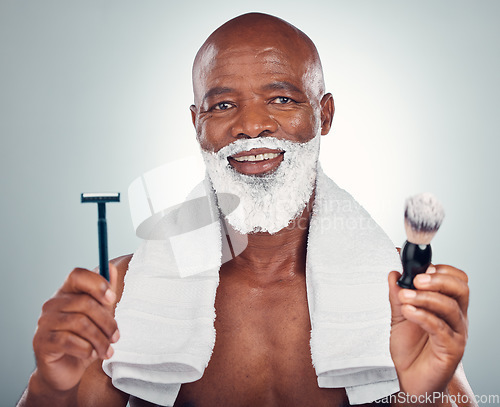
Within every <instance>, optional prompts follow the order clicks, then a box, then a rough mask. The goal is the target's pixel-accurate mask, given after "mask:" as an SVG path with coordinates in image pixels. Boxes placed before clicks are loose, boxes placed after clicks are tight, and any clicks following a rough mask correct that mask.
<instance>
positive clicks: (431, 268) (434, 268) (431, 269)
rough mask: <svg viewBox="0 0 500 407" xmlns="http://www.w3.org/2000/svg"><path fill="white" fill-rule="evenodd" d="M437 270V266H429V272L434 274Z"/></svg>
mask: <svg viewBox="0 0 500 407" xmlns="http://www.w3.org/2000/svg"><path fill="white" fill-rule="evenodd" d="M435 272H436V267H434V266H429V267H427V274H433V273H435Z"/></svg>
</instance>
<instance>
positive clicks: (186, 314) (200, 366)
mask: <svg viewBox="0 0 500 407" xmlns="http://www.w3.org/2000/svg"><path fill="white" fill-rule="evenodd" d="M205 194H206V195H205ZM193 197H194V198H196V199H194V202H196V204H194V205H193V204H189V205H185V206H181V207H180V208H178V210H176V211H174V212H173V213H170V214H169V215H167V216H164V218H163V219H162V220H161V221H160V222H158V224H157V226H156V227H155V228H153V231H152V233H151V234H150V239H149V240H145V241H144V242H143V244H142V245H141V247H140V248H139V249H138V251H137V252H136V253H135V254H134V256H133V258H132V260H131V262H130V265H129V270H128V272H127V275H126V278H125V289H124V292H123V296H122V299H121V301H120V303H119V304H118V306H117V309H116V319H117V322H118V325H119V328H120V332H121V339H120V341H119V342H118V343H116V344H115V346H114V347H115V353H114V355H113V357H112V358H111V359H110V360H108V361H105V362H104V363H103V369H104V371H105V372H106V373H107V374H108V375H109V376H110V377H111V378H112V381H113V384H114V386H115V387H117V388H119V389H121V390H123V391H124V392H126V393H129V394H132V395H134V396H137V397H139V398H141V399H144V400H147V401H150V402H153V403H156V404H158V405H162V406H171V405H173V403H174V402H175V399H176V397H177V394H178V391H179V389H180V386H181V384H182V383H187V382H192V381H195V380H198V379H199V378H201V377H202V375H203V372H204V369H205V368H206V366H207V365H208V362H209V360H210V357H211V354H212V350H213V346H214V343H215V328H214V320H215V309H214V301H215V294H216V290H217V285H218V270H219V268H220V265H221V264H222V262H224V261H227V260H228V259H229V258H231V254H230V251H229V249H228V244H227V240H226V239H225V233H223V234H221V222H220V221H219V220H218V216H217V209H216V207H215V201H214V197H213V193H212V191H211V189H210V186H209V183H208V181H206V180H205V181H204V182H203V183H201V184H199V185H198V186H197V187H196V188H195V189H194V191H193V193H192V194H191V196H190V197H188V198H191V199H192V200H191V201H190V202H191V203H192V202H193ZM207 214H209V215H207ZM207 219H209V220H210V221H207ZM186 222H187V223H188V224H189V226H186ZM200 226H201V227H200ZM197 227H198V229H196V228H197ZM225 232H226V230H225ZM186 235H187V236H186ZM243 248H244V247H243ZM400 268H401V263H400V261H399V256H398V254H397V252H396V249H395V248H394V245H393V244H392V242H391V241H390V239H389V238H388V237H387V235H386V234H385V233H384V232H383V231H382V229H381V228H380V227H379V226H378V225H377V224H376V223H375V221H374V220H373V219H372V218H371V217H370V215H369V214H368V213H367V212H366V211H365V210H364V209H363V208H362V207H361V206H360V205H359V204H358V203H357V202H356V201H355V200H354V199H353V198H352V197H351V196H350V195H349V194H348V193H347V192H345V191H344V190H342V189H340V188H339V187H337V185H336V184H335V183H334V182H333V181H332V180H330V179H329V178H328V177H327V176H326V175H325V174H324V173H323V172H322V171H321V168H319V170H318V179H317V184H316V198H315V203H314V208H313V215H312V219H311V225H310V231H309V237H308V248H307V264H306V276H307V297H308V303H309V312H310V316H311V326H312V332H311V352H312V360H313V364H314V367H315V369H316V373H317V375H318V385H319V386H320V387H339V388H346V392H347V395H348V397H349V402H350V403H351V404H363V403H368V402H371V401H374V400H376V399H379V398H382V397H384V396H387V395H389V394H391V393H394V392H396V391H398V390H399V387H398V381H397V377H396V373H395V369H394V367H393V363H392V359H391V356H390V353H389V333H390V306H389V301H388V287H387V274H388V272H389V271H390V270H394V269H395V270H400Z"/></svg>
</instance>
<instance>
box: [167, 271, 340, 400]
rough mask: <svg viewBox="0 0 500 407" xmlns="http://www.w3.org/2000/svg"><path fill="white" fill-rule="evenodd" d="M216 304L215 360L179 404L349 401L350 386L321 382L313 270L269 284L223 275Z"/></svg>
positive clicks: (183, 392)
mask: <svg viewBox="0 0 500 407" xmlns="http://www.w3.org/2000/svg"><path fill="white" fill-rule="evenodd" d="M215 308H216V314H217V317H216V321H215V328H216V342H215V347H214V351H213V354H212V358H211V360H210V362H209V365H208V367H207V369H206V370H205V373H204V375H203V377H202V378H201V379H200V380H198V381H197V382H194V383H189V384H185V385H183V386H182V388H181V391H180V393H179V397H178V399H177V401H176V403H175V406H176V407H177V406H196V407H204V406H220V407H223V406H231V407H238V406H287V407H293V406H300V407H304V406H309V405H311V406H312V405H314V406H317V407H321V406H346V405H349V404H348V403H347V398H346V395H345V391H344V390H343V389H320V388H319V387H318V385H317V378H316V373H315V371H314V368H313V365H312V361H311V351H310V345H309V340H310V331H311V325H310V319H309V310H308V306H307V296H306V286H305V276H303V275H302V276H295V277H294V278H291V279H288V280H281V281H275V282H273V283H270V284H266V285H261V284H253V283H252V282H251V281H241V280H238V279H234V278H232V277H231V276H228V277H225V276H223V274H221V282H220V285H219V288H218V291H217V298H216V303H215Z"/></svg>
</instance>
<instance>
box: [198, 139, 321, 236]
mask: <svg viewBox="0 0 500 407" xmlns="http://www.w3.org/2000/svg"><path fill="white" fill-rule="evenodd" d="M319 145H320V133H319V132H318V134H317V135H316V136H315V137H314V138H313V139H311V140H310V141H308V142H306V143H297V142H292V141H289V140H278V139H276V138H273V137H260V138H255V139H240V140H236V141H235V142H233V143H231V144H229V145H228V146H226V147H223V148H221V149H220V150H219V151H218V152H216V153H214V152H208V151H204V150H202V155H203V159H204V160H205V164H206V167H207V173H208V176H209V178H210V180H211V182H212V185H213V187H214V190H215V192H216V193H217V194H221V193H225V194H233V195H236V196H237V197H238V198H239V200H240V202H239V205H238V207H237V208H236V209H235V210H234V211H232V212H230V213H227V211H225V210H224V207H223V205H219V209H220V210H221V212H222V213H223V214H224V215H225V216H226V219H227V221H228V222H229V223H230V225H231V226H232V227H233V228H234V229H236V230H237V231H239V232H240V233H243V234H248V233H255V232H268V233H271V234H273V233H276V232H279V231H280V230H281V229H283V228H285V227H287V226H288V225H289V224H290V222H291V221H292V220H294V219H295V218H296V217H298V216H299V215H300V214H301V213H302V211H303V210H304V208H305V206H306V204H307V202H308V201H309V199H310V197H311V194H312V192H313V189H314V184H315V180H316V174H317V163H318V156H319ZM253 148H268V149H272V150H275V149H278V150H282V151H284V155H283V161H282V162H281V163H280V165H279V166H278V168H277V169H276V170H275V171H273V172H272V173H268V174H264V175H245V174H241V173H239V172H238V171H236V170H235V169H234V168H233V167H232V166H231V165H230V164H229V161H228V157H230V156H232V155H235V154H237V153H239V152H242V151H249V150H251V149H253Z"/></svg>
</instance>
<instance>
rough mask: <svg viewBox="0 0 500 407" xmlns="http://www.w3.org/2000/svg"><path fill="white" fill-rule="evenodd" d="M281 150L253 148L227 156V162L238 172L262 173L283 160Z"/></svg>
mask: <svg viewBox="0 0 500 407" xmlns="http://www.w3.org/2000/svg"><path fill="white" fill-rule="evenodd" d="M284 154H285V152H284V151H282V150H271V149H268V148H254V149H251V150H249V151H242V152H239V153H238V154H234V155H233V156H231V157H228V161H229V164H231V166H232V167H233V168H234V169H235V170H236V171H238V172H240V173H242V174H246V175H264V174H267V173H269V172H272V171H274V170H275V169H276V168H278V166H279V165H280V163H281V161H283V155H284Z"/></svg>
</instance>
